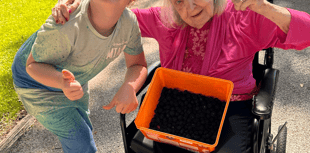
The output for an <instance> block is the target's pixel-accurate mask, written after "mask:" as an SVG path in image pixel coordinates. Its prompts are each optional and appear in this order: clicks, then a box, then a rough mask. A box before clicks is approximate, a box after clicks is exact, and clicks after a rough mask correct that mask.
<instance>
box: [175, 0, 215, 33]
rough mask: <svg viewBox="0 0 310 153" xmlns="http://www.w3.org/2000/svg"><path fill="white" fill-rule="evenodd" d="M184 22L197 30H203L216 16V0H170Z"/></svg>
mask: <svg viewBox="0 0 310 153" xmlns="http://www.w3.org/2000/svg"><path fill="white" fill-rule="evenodd" d="M170 1H171V3H172V5H173V7H174V8H175V10H176V11H177V12H178V13H179V15H180V16H181V18H182V20H183V21H184V22H186V23H187V24H188V25H190V26H192V27H195V28H198V29H200V28H202V27H203V25H204V24H205V23H207V22H208V21H209V20H210V19H211V18H212V17H213V15H214V0H170Z"/></svg>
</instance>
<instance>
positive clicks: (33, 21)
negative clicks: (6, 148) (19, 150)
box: [0, 0, 57, 147]
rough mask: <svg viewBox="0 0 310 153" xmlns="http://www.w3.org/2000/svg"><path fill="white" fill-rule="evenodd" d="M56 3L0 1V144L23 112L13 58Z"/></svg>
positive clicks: (42, 0) (37, 0)
mask: <svg viewBox="0 0 310 153" xmlns="http://www.w3.org/2000/svg"><path fill="white" fill-rule="evenodd" d="M56 3H57V0H52V1H45V0H36V1H28V0H0V4H1V5H0V38H1V41H0V129H1V130H0V140H4V139H5V138H4V137H5V136H8V135H10V134H8V132H9V131H10V130H12V128H13V127H14V125H15V124H17V123H16V121H17V120H18V118H19V117H20V114H21V112H22V111H23V110H24V107H23V105H22V103H21V102H20V101H18V97H17V94H16V93H15V91H14V88H13V79H12V71H11V65H12V62H13V59H14V56H15V54H16V52H17V51H18V49H19V48H20V46H21V45H22V44H23V43H24V42H25V41H26V40H27V38H28V37H29V36H30V35H31V34H32V33H34V32H35V31H37V30H38V29H39V28H40V26H41V25H42V24H43V23H44V22H45V20H46V19H47V18H48V16H49V15H50V14H51V9H52V8H53V7H54V6H55V4H56ZM19 122H22V121H19ZM17 125H18V124H17ZM1 144H2V143H1ZM0 147H1V146H0Z"/></svg>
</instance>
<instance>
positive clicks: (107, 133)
mask: <svg viewBox="0 0 310 153" xmlns="http://www.w3.org/2000/svg"><path fill="white" fill-rule="evenodd" d="M161 2H162V0H152V1H147V0H138V2H137V3H136V4H135V6H134V7H139V8H147V7H150V6H158V5H161ZM274 3H275V4H277V5H280V6H284V7H289V8H293V9H297V10H301V11H305V12H308V13H310V9H309V6H310V1H309V0H275V2H274ZM309 27H310V25H309ZM143 42H144V46H143V47H144V50H145V53H146V58H147V62H148V64H149V65H150V64H151V63H153V62H155V61H157V60H159V54H158V44H157V42H156V41H155V40H153V39H148V38H147V39H143ZM309 58H310V48H308V49H305V50H303V51H301V52H298V51H294V50H288V51H284V50H281V49H275V64H274V68H276V69H279V70H280V78H279V82H278V87H277V93H276V98H275V104H274V109H273V116H272V129H271V130H272V133H273V134H274V135H276V133H277V129H278V126H279V125H280V124H284V122H285V121H287V122H288V124H287V127H288V136H287V137H288V140H287V153H307V152H310V151H309V150H310V143H309V141H310V138H309V136H310V128H309V126H310V100H309V99H310V66H309V65H310V59H309ZM125 71H126V70H125V61H124V58H123V56H121V57H119V58H118V59H117V60H116V61H114V62H113V63H111V64H110V65H109V66H108V68H107V69H105V70H104V71H102V72H101V73H100V74H99V75H98V76H96V77H95V78H94V79H93V80H91V81H90V84H89V86H90V93H91V95H90V96H91V97H90V110H91V115H90V119H91V121H92V123H93V127H94V130H93V133H94V139H95V142H96V145H97V148H98V152H99V153H123V152H124V148H123V142H122V135H121V129H120V125H119V114H118V113H116V112H115V109H113V110H110V111H106V110H103V109H102V105H106V104H108V103H109V102H110V100H111V99H112V98H113V95H114V94H115V93H116V91H117V90H118V88H119V87H120V86H121V83H122V81H123V77H124V75H125ZM136 114H137V110H136V111H135V112H133V113H131V114H129V115H127V120H128V121H127V122H129V121H131V120H132V119H134V118H135V115H136ZM10 152H12V153H17V152H21V153H41V152H44V153H62V152H63V151H62V149H61V144H60V142H59V141H58V139H57V137H56V136H54V135H53V134H52V133H50V132H49V131H47V130H46V129H45V128H44V127H43V126H42V125H41V124H40V123H38V122H35V124H34V125H33V126H32V127H31V128H30V129H29V130H28V131H27V132H26V133H25V134H24V135H23V136H21V137H20V139H19V140H18V141H17V142H16V143H15V144H14V145H13V146H12V147H11V149H10Z"/></svg>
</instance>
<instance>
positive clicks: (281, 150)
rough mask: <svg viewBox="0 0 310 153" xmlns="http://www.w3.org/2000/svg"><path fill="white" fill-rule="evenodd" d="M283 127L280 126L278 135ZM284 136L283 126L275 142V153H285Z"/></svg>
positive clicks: (285, 133) (285, 129)
mask: <svg viewBox="0 0 310 153" xmlns="http://www.w3.org/2000/svg"><path fill="white" fill-rule="evenodd" d="M282 126H283V125H280V126H279V128H278V133H279V131H280V129H281V127H282ZM286 136H287V127H286V126H285V127H284V129H283V130H282V132H281V133H279V137H278V140H277V147H276V153H285V152H286Z"/></svg>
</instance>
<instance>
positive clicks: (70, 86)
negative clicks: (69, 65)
mask: <svg viewBox="0 0 310 153" xmlns="http://www.w3.org/2000/svg"><path fill="white" fill-rule="evenodd" d="M61 89H62V91H63V92H64V94H65V96H66V97H67V98H68V99H70V100H72V101H74V100H78V99H81V98H82V97H83V95H84V92H83V89H82V86H81V84H80V83H79V82H78V81H76V80H75V77H74V75H73V73H71V72H70V71H68V70H66V69H64V70H62V87H61Z"/></svg>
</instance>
